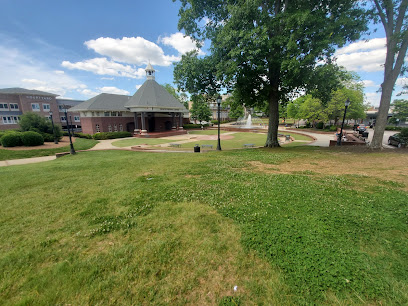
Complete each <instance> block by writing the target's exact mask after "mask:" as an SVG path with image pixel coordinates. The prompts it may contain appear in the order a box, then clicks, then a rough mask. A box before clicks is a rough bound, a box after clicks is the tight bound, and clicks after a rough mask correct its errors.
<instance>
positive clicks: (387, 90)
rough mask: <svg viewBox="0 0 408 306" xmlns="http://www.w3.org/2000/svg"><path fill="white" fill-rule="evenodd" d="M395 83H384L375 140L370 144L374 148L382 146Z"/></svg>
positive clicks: (376, 121) (376, 122)
mask: <svg viewBox="0 0 408 306" xmlns="http://www.w3.org/2000/svg"><path fill="white" fill-rule="evenodd" d="M393 83H395V82H393ZM393 83H391V82H387V83H385V82H384V83H383V87H382V92H381V100H380V108H379V109H378V115H377V119H376V120H375V128H374V135H373V140H372V141H371V144H370V147H371V148H372V149H381V148H382V140H383V138H384V130H385V126H386V125H387V120H388V110H389V109H390V104H391V96H392V90H393V87H394V84H393Z"/></svg>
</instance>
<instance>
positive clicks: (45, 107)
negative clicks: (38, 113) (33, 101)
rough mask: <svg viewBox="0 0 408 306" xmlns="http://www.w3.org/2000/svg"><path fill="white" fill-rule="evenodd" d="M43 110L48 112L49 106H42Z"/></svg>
mask: <svg viewBox="0 0 408 306" xmlns="http://www.w3.org/2000/svg"><path fill="white" fill-rule="evenodd" d="M43 110H44V111H45V112H49V111H50V105H49V104H43Z"/></svg>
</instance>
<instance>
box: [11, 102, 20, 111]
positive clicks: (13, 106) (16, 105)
mask: <svg viewBox="0 0 408 306" xmlns="http://www.w3.org/2000/svg"><path fill="white" fill-rule="evenodd" d="M10 109H12V110H18V104H17V103H10Z"/></svg>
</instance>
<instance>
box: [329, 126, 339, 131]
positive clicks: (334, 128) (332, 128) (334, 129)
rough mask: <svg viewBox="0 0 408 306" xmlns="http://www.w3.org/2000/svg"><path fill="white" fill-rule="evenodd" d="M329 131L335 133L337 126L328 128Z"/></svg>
mask: <svg viewBox="0 0 408 306" xmlns="http://www.w3.org/2000/svg"><path fill="white" fill-rule="evenodd" d="M329 131H330V132H336V131H337V126H335V125H332V126H330V127H329Z"/></svg>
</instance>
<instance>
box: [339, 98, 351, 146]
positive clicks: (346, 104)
mask: <svg viewBox="0 0 408 306" xmlns="http://www.w3.org/2000/svg"><path fill="white" fill-rule="evenodd" d="M349 105H350V100H349V99H348V98H347V100H346V102H344V115H343V121H342V122H341V129H340V134H339V135H338V136H337V145H338V146H341V139H342V137H343V127H344V120H345V119H346V113H347V107H349Z"/></svg>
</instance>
